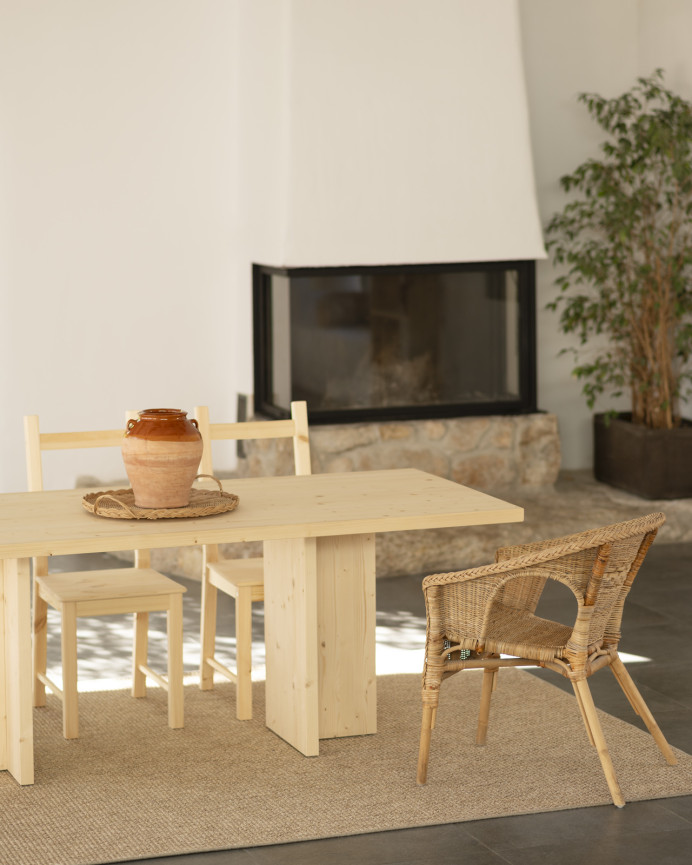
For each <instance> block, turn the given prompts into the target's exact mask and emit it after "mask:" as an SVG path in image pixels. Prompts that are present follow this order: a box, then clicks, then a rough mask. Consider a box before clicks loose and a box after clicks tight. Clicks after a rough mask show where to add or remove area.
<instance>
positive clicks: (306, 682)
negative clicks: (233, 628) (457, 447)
mask: <svg viewBox="0 0 692 865" xmlns="http://www.w3.org/2000/svg"><path fill="white" fill-rule="evenodd" d="M224 488H225V489H226V490H228V491H229V492H233V493H235V494H236V495H237V496H238V497H239V505H238V507H237V509H236V510H234V511H232V512H229V513H225V514H217V515H214V516H208V517H198V518H192V519H185V518H182V519H181V518H178V519H157V520H147V519H140V520H134V519H108V518H105V517H102V516H96V515H94V514H92V513H89V512H88V511H87V510H85V509H84V508H83V506H82V498H83V496H84V495H85V493H86V492H88V491H87V490H59V491H50V492H31V493H4V494H1V495H0V564H1V565H2V567H1V569H0V769H6V770H8V771H9V772H10V773H11V774H12V775H13V776H14V778H15V779H16V780H17V781H18V782H19V783H20V784H32V783H33V782H34V748H33V726H32V711H33V710H32V671H31V626H30V621H31V616H30V582H31V557H32V556H46V555H47V556H51V555H61V554H73V553H102V552H118V551H121V550H130V549H154V548H162V547H183V546H190V545H195V544H205V543H209V544H218V543H234V542H243V541H263V545H264V569H265V644H266V670H267V681H266V724H267V726H268V727H269V728H270V729H271V730H273V731H274V732H275V733H276V734H277V735H279V736H281V737H282V738H283V739H285V740H286V742H288V743H290V744H291V745H292V746H293V747H295V748H296V749H297V750H298V751H300V752H301V753H302V754H304V755H306V756H316V755H318V754H319V742H320V739H326V738H334V737H339V736H358V735H366V734H371V733H375V732H376V730H377V701H376V675H375V673H376V671H375V535H376V534H377V533H378V532H399V531H407V530H412V529H433V528H442V527H453V526H458V527H471V526H480V525H488V524H496V523H510V522H519V521H521V520H522V519H523V510H522V509H521V508H520V507H517V506H515V505H512V504H509V503H508V502H504V501H501V500H500V499H497V498H494V497H492V496H490V495H486V494H485V493H482V492H479V491H477V490H473V489H470V488H468V487H464V486H462V485H460V484H457V483H454V482H453V481H450V480H445V479H443V478H440V477H437V476H436V475H432V474H428V473H426V472H423V471H419V470H417V469H390V470H382V471H360V472H348V473H333V474H317V475H308V476H299V477H296V476H290V477H271V478H269V477H267V478H241V479H232V480H228V481H224ZM406 569H407V563H406V561H402V562H401V570H402V573H405V572H406Z"/></svg>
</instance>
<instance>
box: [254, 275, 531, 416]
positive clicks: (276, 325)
mask: <svg viewBox="0 0 692 865" xmlns="http://www.w3.org/2000/svg"><path fill="white" fill-rule="evenodd" d="M253 303H254V312H253V315H254V378H255V383H254V389H255V410H256V411H257V412H259V413H261V414H265V415H268V416H270V417H286V416H288V412H289V405H290V402H291V401H292V400H303V399H304V400H306V401H307V403H308V411H309V415H310V422H311V424H320V423H322V424H333V423H356V422H361V421H385V420H410V419H425V418H442V417H464V416H470V415H493V414H504V415H506V414H520V413H530V412H535V411H536V364H535V354H536V346H535V268H534V262H533V261H504V262H496V261H494V262H484V263H458V264H440V265H403V266H402V265H399V266H392V265H387V266H364V267H318V268H305V267H301V268H295V267H291V268H279V267H269V266H265V265H258V264H256V265H254V266H253Z"/></svg>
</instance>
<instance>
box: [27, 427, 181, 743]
mask: <svg viewBox="0 0 692 865" xmlns="http://www.w3.org/2000/svg"><path fill="white" fill-rule="evenodd" d="M24 431H25V441H26V459H27V477H28V484H29V490H30V491H37V490H42V489H43V471H42V458H41V454H42V451H46V450H61V449H78V448H94V447H120V446H121V443H122V437H123V432H124V427H123V429H121V430H99V431H96V432H74V433H42V432H40V430H39V420H38V416H37V415H29V416H27V417H25V418H24ZM96 519H98V518H96ZM94 525H95V528H96V527H97V526H96V523H95V524H94ZM33 589H34V611H33V655H34V659H33V669H34V672H33V675H34V706H44V705H45V703H46V686H48V687H49V688H50V689H51V690H52V691H53V692H54V693H55V694H56V695H57V696H58V697H60V699H61V700H62V704H63V735H64V736H65V738H66V739H76V738H77V737H78V735H79V714H78V695H77V618H78V617H79V616H105V615H110V614H114V613H134V652H133V664H132V670H133V682H132V696H133V697H144V696H146V679H147V676H149V677H150V678H152V679H154V680H155V681H156V682H158V683H159V684H160V685H161V686H162V687H164V688H166V689H167V691H168V726H169V727H171V728H178V727H182V726H183V619H182V596H183V592H185V591H186V589H185V588H184V586H181V585H179V584H178V583H176V582H174V581H173V580H169V579H168V577H165V576H164V575H163V574H160V573H158V572H157V571H154V570H152V569H151V568H150V567H149V551H148V550H136V551H135V566H134V567H126V568H114V569H107V570H97V571H76V572H74V573H56V574H49V572H48V558H47V557H41V558H36V559H34V579H33ZM48 605H50V606H51V607H53V608H54V609H56V610H58V611H59V613H60V617H61V646H62V659H61V660H62V685H63V686H62V689H61V688H59V687H58V686H57V685H56V684H55V683H54V682H52V681H51V680H50V679H49V678H48V677H47V675H46V650H47V612H48V610H47V607H48ZM154 611H161V612H165V613H166V614H167V621H168V627H167V630H168V675H167V678H164V677H163V676H161V675H159V674H158V673H156V672H154V671H153V670H152V669H151V668H150V667H149V666H147V648H148V624H149V613H150V612H154Z"/></svg>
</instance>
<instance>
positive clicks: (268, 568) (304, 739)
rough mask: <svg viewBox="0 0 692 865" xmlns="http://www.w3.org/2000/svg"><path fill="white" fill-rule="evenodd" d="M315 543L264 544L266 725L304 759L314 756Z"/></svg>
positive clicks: (316, 748)
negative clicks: (304, 757)
mask: <svg viewBox="0 0 692 865" xmlns="http://www.w3.org/2000/svg"><path fill="white" fill-rule="evenodd" d="M316 564H317V549H316V541H315V538H294V539H290V540H282V541H265V542H264V643H265V647H266V654H267V683H266V703H267V705H266V724H267V727H269V729H270V730H273V731H274V732H275V733H276V734H277V735H278V736H281V738H282V739H285V740H286V741H287V742H288V743H289V744H291V745H293V747H294V748H296V749H297V750H298V751H300V752H301V754H305V756H306V757H314V756H316V755H317V754H318V753H319V724H318V702H317V699H318V694H317V586H316V582H317V581H316Z"/></svg>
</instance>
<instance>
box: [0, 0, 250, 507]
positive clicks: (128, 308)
mask: <svg viewBox="0 0 692 865" xmlns="http://www.w3.org/2000/svg"><path fill="white" fill-rule="evenodd" d="M234 14H235V4H234V3H228V2H226V0H195V2H194V3H193V2H188V0H146V2H142V0H99V2H93V0H60V2H54V0H2V3H1V5H0V124H1V126H0V135H1V138H0V191H1V196H2V197H1V199H0V252H1V253H2V265H1V269H0V280H1V282H0V296H1V298H2V302H1V306H0V311H1V312H2V324H1V325H0V326H1V327H2V331H1V336H2V342H1V344H0V369H2V376H3V379H2V388H3V390H2V405H3V412H2V415H1V416H0V436H2V442H3V448H2V455H3V459H2V461H1V462H0V489H1V490H3V491H9V490H15V489H24V488H25V479H24V469H23V445H22V429H21V418H22V415H23V414H28V413H38V414H39V415H40V417H41V420H42V422H43V425H44V427H45V429H46V430H50V429H53V430H62V429H71V428H74V429H79V428H81V429H89V428H91V429H94V428H112V427H118V426H120V425H121V424H122V423H123V419H124V414H123V413H124V411H125V409H127V408H134V409H141V408H146V407H148V406H151V405H154V406H173V407H180V408H183V409H187V410H189V409H191V408H192V407H193V406H194V405H195V404H196V403H209V404H211V405H214V406H215V407H216V409H217V410H218V411H220V412H224V413H225V416H230V415H231V414H232V413H233V412H234V411H235V399H236V391H237V389H238V388H237V386H236V383H235V380H234V378H235V369H236V366H237V358H236V357H235V343H236V340H235V338H234V328H235V323H236V319H235V317H234V308H235V307H234V300H233V297H232V294H231V289H232V284H231V283H232V280H233V278H234V277H235V273H234V258H233V255H232V245H231V244H232V241H233V236H234V233H235V232H236V231H237V227H236V219H237V213H236V212H235V209H234V205H235V203H236V200H237V199H236V196H235V195H234V190H235V186H236V177H235V172H236V166H237V161H236V154H235V152H234V147H235V136H234V126H233V120H234V112H235V108H234V74H233V73H234V68H235V59H234V32H235V27H234V24H233V21H234ZM50 456H51V457H52V456H54V455H50ZM61 456H62V455H61ZM101 462H102V461H101V460H97V459H96V457H95V458H94V460H93V462H92V461H89V465H87V462H86V459H85V455H84V454H80V455H79V456H75V457H74V459H72V460H67V461H66V462H65V469H64V471H59V470H58V469H57V468H56V469H55V474H54V475H53V477H52V478H49V480H52V482H54V483H57V484H58V485H60V486H69V485H72V484H73V483H74V478H75V474H78V473H80V472H85V473H88V472H89V471H90V469H91V468H92V467H93V465H94V464H95V463H101ZM109 462H110V464H111V466H112V469H104V471H109V470H112V472H113V473H114V476H115V477H116V478H117V477H124V473H123V471H122V462H121V460H120V457H119V455H118V454H117V453H114V454H113V458H112V460H111V461H109ZM55 465H56V466H57V462H56V463H55ZM50 473H51V471H50V470H49V475H50Z"/></svg>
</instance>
